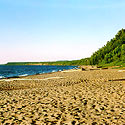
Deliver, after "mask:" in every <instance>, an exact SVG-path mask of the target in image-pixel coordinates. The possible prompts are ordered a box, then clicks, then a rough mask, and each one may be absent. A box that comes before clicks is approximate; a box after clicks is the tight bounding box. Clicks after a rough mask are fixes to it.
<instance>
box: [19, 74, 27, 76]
mask: <svg viewBox="0 0 125 125" xmlns="http://www.w3.org/2000/svg"><path fill="white" fill-rule="evenodd" d="M19 76H28V74H23V75H19Z"/></svg>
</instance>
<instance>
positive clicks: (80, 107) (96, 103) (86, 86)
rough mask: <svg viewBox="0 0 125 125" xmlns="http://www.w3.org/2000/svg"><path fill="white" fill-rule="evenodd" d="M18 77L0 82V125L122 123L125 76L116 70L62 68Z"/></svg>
mask: <svg viewBox="0 0 125 125" xmlns="http://www.w3.org/2000/svg"><path fill="white" fill-rule="evenodd" d="M21 79H24V77H23V78H17V79H15V80H13V81H0V112H1V113H0V123H2V124H7V123H14V124H22V125H26V124H38V125H41V124H69V125H70V124H124V123H125V121H124V113H123V111H124V110H123V107H124V101H123V99H124V92H125V77H124V72H121V71H120V72H119V70H118V69H105V70H90V71H81V70H79V69H78V70H70V71H67V70H66V71H64V72H54V73H49V74H48V73H47V74H40V75H32V76H25V79H24V80H21ZM28 79H29V80H28ZM43 79H44V80H43ZM45 79H46V80H45Z"/></svg>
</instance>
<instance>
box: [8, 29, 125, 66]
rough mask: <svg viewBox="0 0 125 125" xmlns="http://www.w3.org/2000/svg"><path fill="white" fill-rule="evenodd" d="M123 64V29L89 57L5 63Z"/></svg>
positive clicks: (124, 39) (124, 62)
mask: <svg viewBox="0 0 125 125" xmlns="http://www.w3.org/2000/svg"><path fill="white" fill-rule="evenodd" d="M107 64H108V65H109V64H111V65H125V29H122V30H120V31H119V32H118V33H117V34H116V35H115V37H114V38H113V39H111V40H110V41H108V42H107V44H106V45H104V46H103V47H102V48H100V49H99V50H98V51H96V52H94V53H93V54H92V56H91V57H90V58H84V59H81V60H73V61H55V62H13V63H12V62H11V63H7V65H107Z"/></svg>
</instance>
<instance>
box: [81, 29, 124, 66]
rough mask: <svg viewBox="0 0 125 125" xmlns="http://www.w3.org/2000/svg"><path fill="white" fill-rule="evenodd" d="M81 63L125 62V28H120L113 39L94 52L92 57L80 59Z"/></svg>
mask: <svg viewBox="0 0 125 125" xmlns="http://www.w3.org/2000/svg"><path fill="white" fill-rule="evenodd" d="M80 63H81V64H87V65H88V64H90V65H96V64H102V65H103V64H109V63H112V64H113V63H114V64H120V63H121V64H123V63H125V29H122V30H120V31H119V32H118V33H117V34H116V35H115V37H114V38H113V39H111V40H110V41H108V42H107V44H106V45H104V46H103V47H102V48H100V49H99V50H98V51H96V52H94V53H93V54H92V56H91V57H90V58H86V59H82V60H80Z"/></svg>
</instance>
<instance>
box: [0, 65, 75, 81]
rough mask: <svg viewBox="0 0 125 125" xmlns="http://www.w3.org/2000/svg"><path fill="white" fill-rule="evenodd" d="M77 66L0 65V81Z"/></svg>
mask: <svg viewBox="0 0 125 125" xmlns="http://www.w3.org/2000/svg"><path fill="white" fill-rule="evenodd" d="M74 68H77V66H38V65H37V66H36V65H32V66H31V65H27V66H26V65H22V66H17V65H16V66H7V65H0V79H2V78H9V77H18V76H28V75H35V74H43V73H51V72H58V71H63V70H68V69H74Z"/></svg>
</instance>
